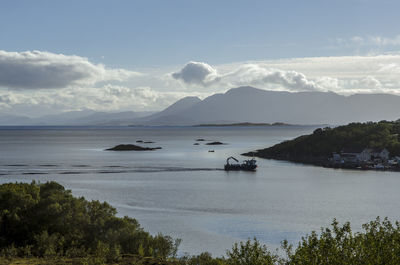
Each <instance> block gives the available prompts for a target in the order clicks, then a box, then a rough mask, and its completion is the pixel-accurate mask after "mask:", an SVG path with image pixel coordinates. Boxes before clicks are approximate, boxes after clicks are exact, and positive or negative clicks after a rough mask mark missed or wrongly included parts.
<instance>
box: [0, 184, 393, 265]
mask: <svg viewBox="0 0 400 265" xmlns="http://www.w3.org/2000/svg"><path fill="white" fill-rule="evenodd" d="M115 214H116V210H115V209H114V208H113V207H111V206H110V205H108V204H107V203H100V202H98V201H91V202H89V201H86V200H85V199H84V198H75V197H73V196H72V195H71V192H70V191H68V190H65V189H64V187H62V186H61V185H60V184H58V183H55V182H48V183H45V184H36V183H35V182H32V183H31V184H26V183H14V184H3V185H1V186H0V264H26V265H28V264H29V265H37V264H49V265H50V264H59V265H62V264H76V265H78V264H81V265H84V264H88V265H89V264H121V265H122V264H167V265H168V264H170V265H269V264H277V265H278V264H280V265H292V264H293V265H297V264H298V265H300V264H327V265H329V264H332V265H333V264H335V265H336V264H356V265H357V264H360V265H361V264H400V224H399V223H398V222H396V223H394V224H392V223H391V222H390V221H389V220H387V219H384V220H380V219H379V218H377V219H376V220H374V221H371V222H370V223H368V224H365V225H364V226H363V229H364V230H363V232H358V233H354V232H352V230H351V227H350V224H349V223H345V224H343V225H340V224H339V223H338V222H337V221H336V220H334V221H333V223H332V225H331V226H330V227H329V228H324V229H321V232H320V233H319V234H317V233H316V232H312V233H311V234H309V235H306V236H305V237H303V238H302V240H301V241H300V242H299V244H298V245H297V246H296V247H295V246H293V245H290V244H288V242H286V241H284V242H282V247H281V251H280V252H279V253H285V254H283V255H278V254H277V253H278V250H276V251H270V250H268V249H267V247H266V246H265V245H262V244H261V243H260V242H259V241H257V239H253V240H248V241H246V242H241V243H238V244H235V245H234V246H233V247H232V249H231V250H228V251H227V253H226V256H225V257H220V258H215V257H212V256H211V255H210V254H209V253H202V254H200V255H196V256H183V257H177V256H176V252H177V248H178V245H179V242H180V241H179V240H173V239H172V238H170V237H168V236H163V235H161V234H160V235H157V236H152V235H150V234H149V233H147V232H145V231H143V229H142V228H141V227H140V225H139V224H138V222H137V221H136V220H135V219H132V218H129V217H124V218H118V217H116V216H115Z"/></svg>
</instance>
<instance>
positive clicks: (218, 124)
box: [193, 122, 293, 127]
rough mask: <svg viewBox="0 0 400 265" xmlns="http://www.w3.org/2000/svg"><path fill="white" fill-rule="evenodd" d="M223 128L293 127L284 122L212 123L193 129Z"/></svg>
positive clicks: (199, 125)
mask: <svg viewBox="0 0 400 265" xmlns="http://www.w3.org/2000/svg"><path fill="white" fill-rule="evenodd" d="M221 126H232V127H233V126H293V124H288V123H284V122H274V123H254V122H239V123H210V124H198V125H194V126H193V127H221Z"/></svg>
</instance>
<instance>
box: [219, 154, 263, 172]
mask: <svg viewBox="0 0 400 265" xmlns="http://www.w3.org/2000/svg"><path fill="white" fill-rule="evenodd" d="M231 159H232V160H235V161H236V162H237V163H236V164H232V163H230V162H229V161H230V160H231ZM256 162H257V161H256V160H255V159H254V158H252V159H248V160H244V161H243V163H241V164H239V160H237V159H236V158H234V157H233V156H231V157H228V159H226V164H225V166H224V169H225V170H226V171H230V170H243V171H254V170H256V168H257V165H256Z"/></svg>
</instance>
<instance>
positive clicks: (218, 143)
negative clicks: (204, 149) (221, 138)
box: [206, 141, 225, 145]
mask: <svg viewBox="0 0 400 265" xmlns="http://www.w3.org/2000/svg"><path fill="white" fill-rule="evenodd" d="M224 144H225V143H222V142H218V141H216V142H209V143H206V145H224Z"/></svg>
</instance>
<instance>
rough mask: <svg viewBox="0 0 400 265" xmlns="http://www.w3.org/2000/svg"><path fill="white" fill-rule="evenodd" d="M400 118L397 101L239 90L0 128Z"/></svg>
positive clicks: (10, 120) (18, 120) (9, 120)
mask: <svg viewBox="0 0 400 265" xmlns="http://www.w3.org/2000/svg"><path fill="white" fill-rule="evenodd" d="M398 118H400V96H396V95H391V94H354V95H351V96H343V95H339V94H336V93H333V92H285V91H267V90H262V89H257V88H254V87H249V86H247V87H238V88H233V89H230V90H228V91H227V92H226V93H219V94H214V95H212V96H209V97H207V98H205V99H203V100H201V99H199V98H197V97H186V98H183V99H180V100H178V101H177V102H175V103H174V104H172V105H171V106H169V107H167V108H166V109H164V110H163V111H160V112H157V113H143V112H141V113H140V112H133V111H128V112H118V113H106V112H95V111H80V112H67V113H63V114H58V115H48V116H43V117H40V118H35V119H33V118H29V117H23V116H10V115H0V125H148V126H165V125H170V126H184V125H198V124H228V123H241V122H251V123H274V122H283V123H289V124H332V125H336V124H346V123H349V122H365V121H379V120H397V119H398Z"/></svg>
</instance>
